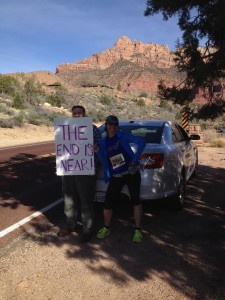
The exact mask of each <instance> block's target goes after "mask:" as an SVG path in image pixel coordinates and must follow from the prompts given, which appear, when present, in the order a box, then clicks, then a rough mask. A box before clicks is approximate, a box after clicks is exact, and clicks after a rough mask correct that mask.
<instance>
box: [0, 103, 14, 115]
mask: <svg viewBox="0 0 225 300" xmlns="http://www.w3.org/2000/svg"><path fill="white" fill-rule="evenodd" d="M0 112H1V113H3V114H5V115H8V116H14V115H15V111H14V110H13V109H12V108H10V107H8V106H6V105H5V104H2V103H0Z"/></svg>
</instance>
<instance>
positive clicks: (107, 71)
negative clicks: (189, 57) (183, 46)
mask: <svg viewBox="0 0 225 300" xmlns="http://www.w3.org/2000/svg"><path fill="white" fill-rule="evenodd" d="M173 58H174V54H173V52H171V51H170V50H169V48H168V46H166V45H157V44H153V43H150V44H144V43H142V42H140V41H137V40H134V41H131V40H130V39H129V38H128V37H126V36H122V37H120V38H119V39H118V41H117V42H116V43H115V44H114V47H112V48H110V49H107V50H105V51H103V52H100V53H97V54H93V55H92V56H91V57H88V58H85V59H83V60H81V61H78V62H74V63H65V64H61V65H58V66H57V67H56V75H57V76H59V77H60V78H61V79H63V80H64V81H65V82H67V83H69V84H71V85H73V86H74V87H97V86H102V87H103V86H105V87H109V88H118V87H120V90H122V91H123V92H128V93H129V92H132V93H134V92H138V93H140V91H145V92H147V93H148V94H149V95H154V94H156V92H157V85H158V83H159V80H161V79H163V80H165V82H166V84H168V85H171V84H173V83H178V82H179V81H180V80H181V78H180V77H181V75H180V74H178V72H177V70H176V68H175V65H174V62H173Z"/></svg>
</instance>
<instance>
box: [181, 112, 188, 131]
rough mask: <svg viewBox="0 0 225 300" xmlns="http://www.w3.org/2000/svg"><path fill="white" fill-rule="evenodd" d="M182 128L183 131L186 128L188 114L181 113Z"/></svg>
mask: <svg viewBox="0 0 225 300" xmlns="http://www.w3.org/2000/svg"><path fill="white" fill-rule="evenodd" d="M182 127H183V128H184V130H187V128H188V113H187V112H186V111H185V112H183V113H182Z"/></svg>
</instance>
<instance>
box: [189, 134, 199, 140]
mask: <svg viewBox="0 0 225 300" xmlns="http://www.w3.org/2000/svg"><path fill="white" fill-rule="evenodd" d="M200 138H201V137H200V135H198V134H190V136H189V139H190V140H193V141H198V140H200Z"/></svg>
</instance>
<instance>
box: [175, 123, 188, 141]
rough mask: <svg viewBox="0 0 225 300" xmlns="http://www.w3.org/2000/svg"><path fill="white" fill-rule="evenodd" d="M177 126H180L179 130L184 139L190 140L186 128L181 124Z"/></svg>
mask: <svg viewBox="0 0 225 300" xmlns="http://www.w3.org/2000/svg"><path fill="white" fill-rule="evenodd" d="M177 127H178V130H179V131H180V133H181V135H182V136H183V140H185V141H187V140H189V137H188V134H187V132H186V131H185V130H184V128H183V127H181V126H180V125H177Z"/></svg>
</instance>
